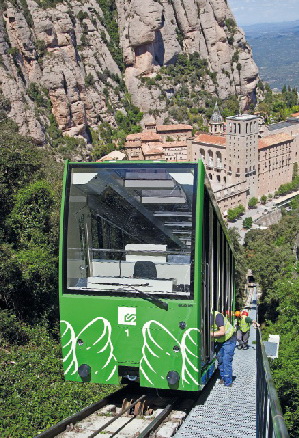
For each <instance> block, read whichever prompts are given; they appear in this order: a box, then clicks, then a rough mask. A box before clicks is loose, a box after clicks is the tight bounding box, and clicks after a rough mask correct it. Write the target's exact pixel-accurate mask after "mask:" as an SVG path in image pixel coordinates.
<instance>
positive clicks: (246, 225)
mask: <svg viewBox="0 0 299 438" xmlns="http://www.w3.org/2000/svg"><path fill="white" fill-rule="evenodd" d="M251 227H252V217H246V218H245V219H244V220H243V228H246V229H250V228H251Z"/></svg>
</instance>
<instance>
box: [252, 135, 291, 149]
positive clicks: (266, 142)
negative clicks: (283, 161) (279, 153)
mask: <svg viewBox="0 0 299 438" xmlns="http://www.w3.org/2000/svg"><path fill="white" fill-rule="evenodd" d="M292 140H293V137H292V136H291V135H289V134H285V133H284V132H282V133H280V134H274V135H267V136H266V137H262V138H261V139H259V142H258V149H265V148H268V147H270V146H274V145H276V144H279V143H285V142H286V141H292Z"/></svg>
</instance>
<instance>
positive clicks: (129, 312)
mask: <svg viewBox="0 0 299 438" xmlns="http://www.w3.org/2000/svg"><path fill="white" fill-rule="evenodd" d="M118 324H123V325H136V307H119V308H118Z"/></svg>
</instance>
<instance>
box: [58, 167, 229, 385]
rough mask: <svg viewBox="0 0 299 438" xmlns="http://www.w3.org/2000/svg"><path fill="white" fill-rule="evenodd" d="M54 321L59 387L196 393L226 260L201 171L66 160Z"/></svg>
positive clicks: (221, 306)
mask: <svg viewBox="0 0 299 438" xmlns="http://www.w3.org/2000/svg"><path fill="white" fill-rule="evenodd" d="M59 283H60V286H59V290H60V315H61V343H62V351H63V364H64V373H65V378H66V379H67V380H72V381H91V382H98V383H102V384H118V383H119V380H120V379H119V377H120V376H122V377H123V378H125V379H128V380H131V381H137V382H140V385H141V386H145V387H153V388H161V389H178V390H183V391H198V390H200V389H202V387H203V386H204V385H205V384H206V383H207V381H208V380H209V378H210V377H211V375H212V374H213V372H214V370H215V352H214V343H213V341H212V339H211V337H210V330H211V311H221V312H227V313H228V314H232V313H231V312H232V311H233V303H234V257H233V252H232V250H231V248H230V245H229V242H228V240H227V236H226V230H225V226H224V224H223V223H222V219H221V214H220V212H219V211H218V207H217V205H216V203H215V201H214V198H213V194H212V193H211V190H210V188H209V183H208V181H207V178H206V175H205V171H204V165H203V164H202V162H201V161H199V162H198V163H187V162H184V163H182V162H181V163H169V162H147V161H143V162H124V161H121V162H105V163H67V164H66V170H65V177H64V194H63V202H62V214H61V246H60V282H59Z"/></svg>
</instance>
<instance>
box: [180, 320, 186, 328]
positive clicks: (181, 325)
mask: <svg viewBox="0 0 299 438" xmlns="http://www.w3.org/2000/svg"><path fill="white" fill-rule="evenodd" d="M186 325H187V324H186V323H185V321H181V322H180V323H179V327H180V329H182V330H184V329H185V328H186Z"/></svg>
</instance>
